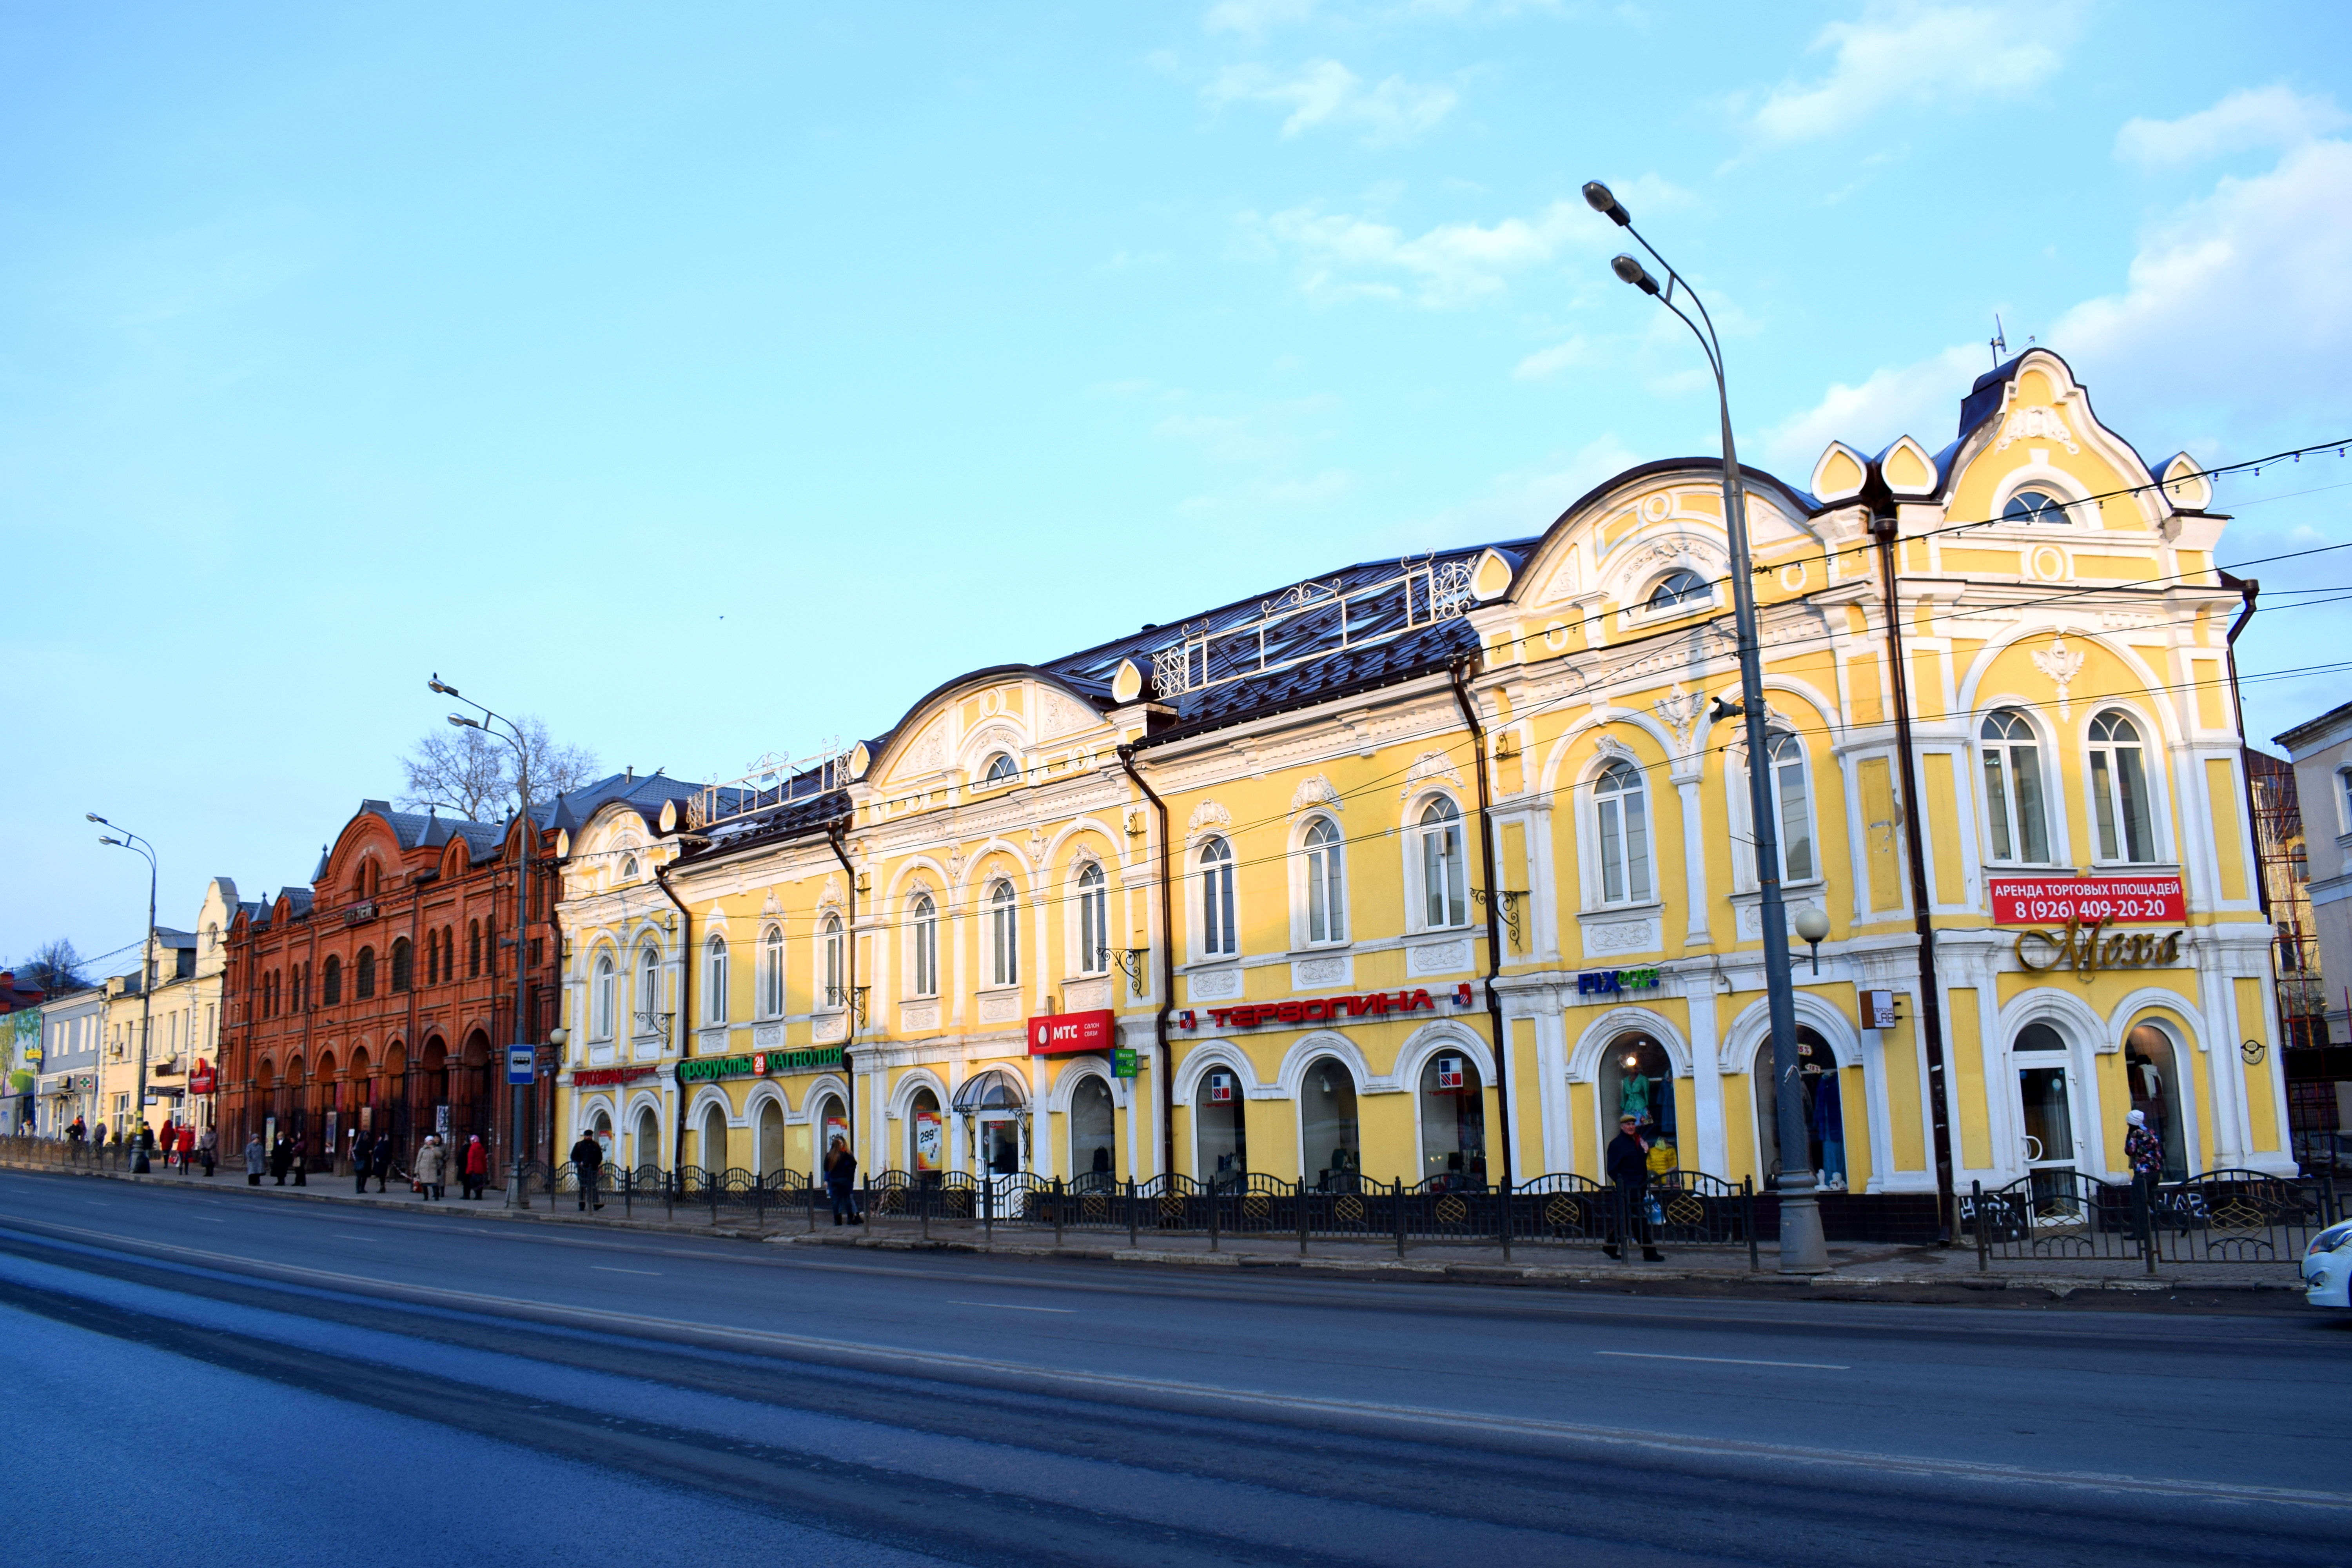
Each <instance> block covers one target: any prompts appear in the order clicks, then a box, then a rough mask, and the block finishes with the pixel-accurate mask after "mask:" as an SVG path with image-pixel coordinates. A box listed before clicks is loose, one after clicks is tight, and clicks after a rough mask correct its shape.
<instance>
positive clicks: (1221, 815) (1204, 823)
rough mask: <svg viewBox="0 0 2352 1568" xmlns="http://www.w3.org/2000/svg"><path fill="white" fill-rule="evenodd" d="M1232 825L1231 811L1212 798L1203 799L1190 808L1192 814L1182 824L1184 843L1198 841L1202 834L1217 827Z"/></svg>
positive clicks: (1187, 844) (1189, 845)
mask: <svg viewBox="0 0 2352 1568" xmlns="http://www.w3.org/2000/svg"><path fill="white" fill-rule="evenodd" d="M1233 825H1234V814H1233V813H1232V812H1230V811H1227V810H1226V809H1225V808H1224V807H1223V806H1222V805H1218V804H1217V803H1216V802H1215V801H1213V800H1204V801H1202V803H1201V804H1200V805H1196V806H1194V807H1193V808H1192V816H1191V817H1190V818H1189V819H1187V820H1186V822H1185V824H1184V843H1185V845H1186V847H1191V846H1192V845H1193V844H1196V843H1198V842H1199V841H1200V838H1201V836H1202V834H1204V833H1208V832H1210V831H1212V830H1213V829H1215V828H1219V827H1231V826H1233Z"/></svg>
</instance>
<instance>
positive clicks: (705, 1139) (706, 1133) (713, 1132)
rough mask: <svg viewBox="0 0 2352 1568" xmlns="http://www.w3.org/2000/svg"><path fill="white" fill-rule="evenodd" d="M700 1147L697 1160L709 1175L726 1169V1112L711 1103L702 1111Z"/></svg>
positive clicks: (717, 1173) (716, 1174) (714, 1174)
mask: <svg viewBox="0 0 2352 1568" xmlns="http://www.w3.org/2000/svg"><path fill="white" fill-rule="evenodd" d="M701 1142H702V1147H701V1148H700V1149H699V1150H698V1151H697V1152H698V1153H699V1154H700V1155H701V1159H700V1161H699V1162H698V1163H700V1164H701V1166H702V1168H703V1170H704V1171H706V1172H708V1173H709V1174H710V1175H711V1176H714V1177H715V1176H718V1175H719V1174H720V1173H722V1172H724V1171H725V1170H726V1169H727V1160H728V1150H727V1112H725V1111H724V1110H720V1109H719V1107H718V1106H716V1105H713V1106H711V1107H709V1109H707V1110H704V1111H703V1113H702V1140H701Z"/></svg>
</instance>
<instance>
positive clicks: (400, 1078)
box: [376, 1040, 416, 1161]
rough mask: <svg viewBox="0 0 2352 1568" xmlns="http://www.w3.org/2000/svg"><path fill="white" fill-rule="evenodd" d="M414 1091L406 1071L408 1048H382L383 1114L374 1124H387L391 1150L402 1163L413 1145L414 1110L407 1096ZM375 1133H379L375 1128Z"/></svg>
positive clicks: (411, 1100) (413, 1147) (380, 1129)
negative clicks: (389, 1126) (390, 1137)
mask: <svg viewBox="0 0 2352 1568" xmlns="http://www.w3.org/2000/svg"><path fill="white" fill-rule="evenodd" d="M414 1088H415V1084H414V1082H413V1080H412V1077H411V1074H410V1073H409V1070H408V1047H405V1046H404V1045H402V1044H401V1043H400V1042H399V1041H398V1040H394V1041H393V1042H392V1044H390V1045H388V1046H386V1047H384V1048H383V1103H384V1110H383V1112H380V1113H379V1114H378V1115H377V1117H376V1121H378V1122H379V1123H382V1122H385V1121H389V1122H390V1123H391V1128H390V1131H391V1133H392V1147H393V1149H394V1153H395V1155H396V1157H397V1158H399V1159H401V1160H403V1161H405V1160H406V1159H408V1158H409V1156H410V1154H411V1153H412V1152H414V1150H415V1142H416V1137H415V1132H416V1128H415V1105H414V1103H413V1098H412V1096H411V1093H410V1090H411V1089H414ZM378 1131H383V1128H382V1127H379V1129H378Z"/></svg>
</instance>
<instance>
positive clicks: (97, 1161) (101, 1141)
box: [89, 1121, 106, 1165]
mask: <svg viewBox="0 0 2352 1568" xmlns="http://www.w3.org/2000/svg"><path fill="white" fill-rule="evenodd" d="M89 1159H90V1163H92V1164H94V1165H102V1164H104V1163H106V1123H105V1122H103V1121H101V1122H100V1123H99V1124H98V1133H97V1136H95V1137H93V1138H92V1139H91V1140H90V1144H89Z"/></svg>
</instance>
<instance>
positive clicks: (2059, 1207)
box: [1994, 1023, 2083, 1216]
mask: <svg viewBox="0 0 2352 1568" xmlns="http://www.w3.org/2000/svg"><path fill="white" fill-rule="evenodd" d="M2009 1048H2010V1051H2011V1064H2012V1066H2014V1068H2016V1073H2017V1108H2018V1121H2017V1128H2018V1147H2017V1149H2016V1150H2015V1151H2014V1152H2013V1155H2012V1157H2013V1158H2015V1159H2016V1160H2018V1161H2019V1162H2020V1163H2022V1164H2023V1165H2024V1167H2025V1173H2026V1175H2027V1177H2028V1178H2029V1179H2030V1182H2031V1190H2032V1194H2033V1211H2034V1213H2036V1214H2037V1215H2051V1216H2058V1215H2074V1213H2075V1212H2077V1205H2078V1194H2079V1188H2078V1185H2077V1182H2076V1176H2077V1173H2079V1172H2080V1171H2081V1169H2082V1165H2083V1134H2082V1128H2083V1120H2082V1118H2081V1117H2079V1116H2077V1115H2076V1114H2075V1108H2074V1082H2073V1052H2072V1051H2070V1050H2069V1049H2068V1048H2067V1045H2066V1039H2065V1037H2064V1036H2063V1035H2061V1034H2059V1033H2058V1031H2057V1030H2055V1029H2053V1028H2052V1027H2051V1026H2049V1025H2047V1024H2041V1023H2035V1024H2028V1025H2026V1026H2025V1027H2023V1028H2021V1029H2020V1030H2019V1031H2018V1032H2017V1038H2016V1039H2015V1040H2013V1041H2011V1043H2010V1047H2009ZM1994 1157H1995V1159H1996V1161H1997V1162H1998V1161H1999V1160H2000V1154H1999V1152H1998V1151H1997V1152H1995V1156H1994Z"/></svg>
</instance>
